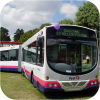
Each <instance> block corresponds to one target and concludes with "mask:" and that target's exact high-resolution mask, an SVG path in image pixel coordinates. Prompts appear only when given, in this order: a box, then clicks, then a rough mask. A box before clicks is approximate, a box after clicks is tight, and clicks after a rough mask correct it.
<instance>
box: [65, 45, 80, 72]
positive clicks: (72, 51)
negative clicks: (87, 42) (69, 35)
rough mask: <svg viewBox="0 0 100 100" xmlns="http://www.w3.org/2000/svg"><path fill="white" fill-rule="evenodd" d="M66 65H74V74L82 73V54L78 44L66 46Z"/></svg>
mask: <svg viewBox="0 0 100 100" xmlns="http://www.w3.org/2000/svg"><path fill="white" fill-rule="evenodd" d="M66 58H67V63H69V64H74V63H76V66H75V69H76V72H81V71H82V67H81V66H82V52H81V45H80V44H71V43H68V44H67V57H66Z"/></svg>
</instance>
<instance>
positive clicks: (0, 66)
mask: <svg viewBox="0 0 100 100" xmlns="http://www.w3.org/2000/svg"><path fill="white" fill-rule="evenodd" d="M0 68H18V66H5V65H0Z"/></svg>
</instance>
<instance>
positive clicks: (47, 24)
mask: <svg viewBox="0 0 100 100" xmlns="http://www.w3.org/2000/svg"><path fill="white" fill-rule="evenodd" d="M49 25H51V24H50V23H44V24H42V25H41V26H40V29H42V28H43V27H45V26H49Z"/></svg>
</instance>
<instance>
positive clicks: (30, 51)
mask: <svg viewBox="0 0 100 100" xmlns="http://www.w3.org/2000/svg"><path fill="white" fill-rule="evenodd" d="M23 60H24V61H26V62H29V63H36V41H35V42H33V43H31V44H30V45H28V46H27V47H26V49H24V54H23Z"/></svg>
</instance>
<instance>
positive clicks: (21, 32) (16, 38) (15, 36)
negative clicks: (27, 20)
mask: <svg viewBox="0 0 100 100" xmlns="http://www.w3.org/2000/svg"><path fill="white" fill-rule="evenodd" d="M14 34H15V35H14V41H19V39H20V37H21V36H22V35H23V34H24V30H23V29H19V28H18V29H17V30H16V32H15V33H14Z"/></svg>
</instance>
